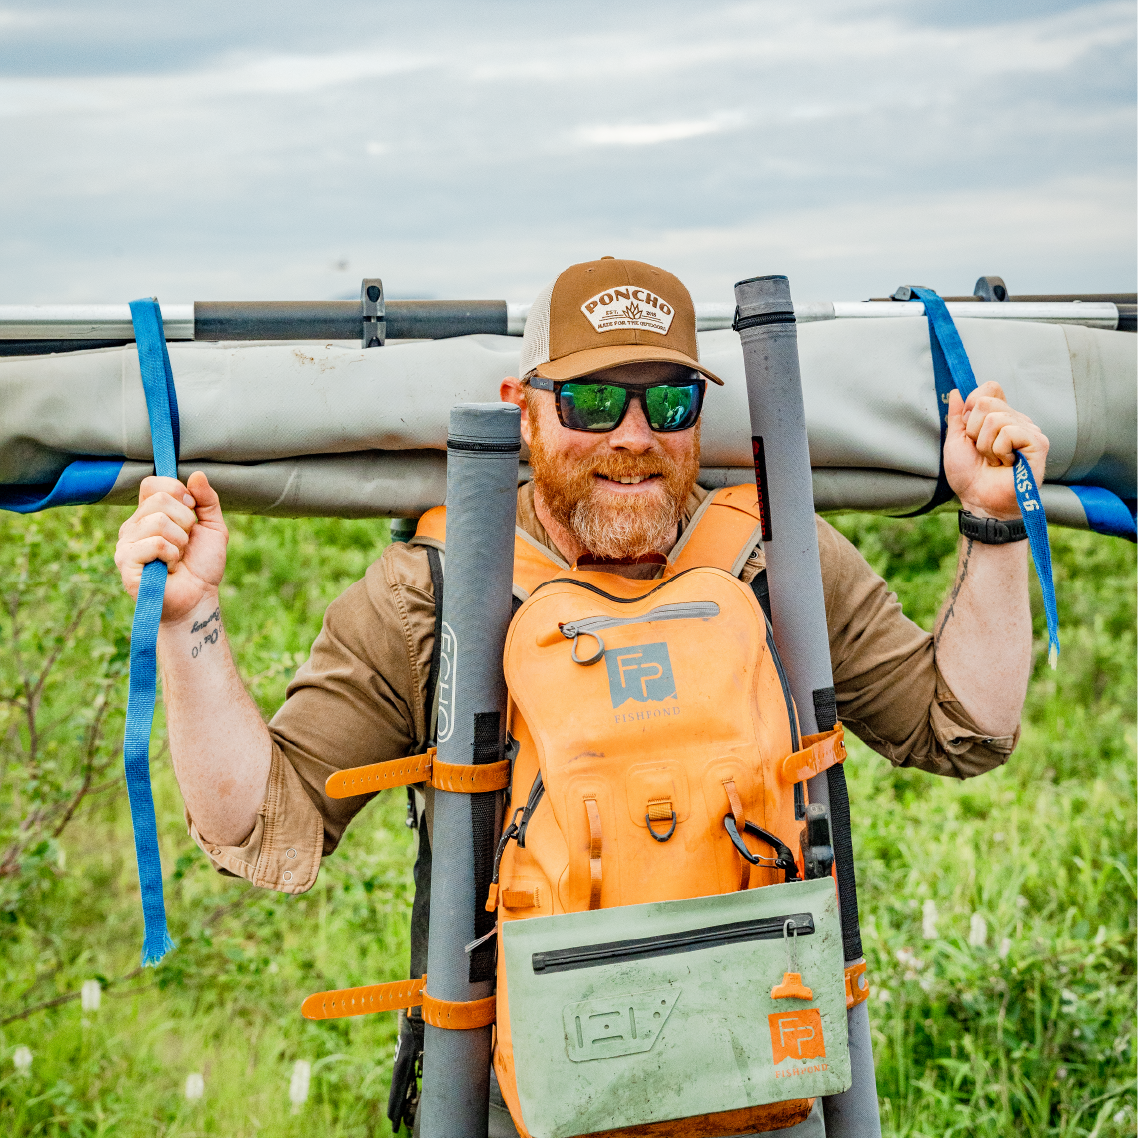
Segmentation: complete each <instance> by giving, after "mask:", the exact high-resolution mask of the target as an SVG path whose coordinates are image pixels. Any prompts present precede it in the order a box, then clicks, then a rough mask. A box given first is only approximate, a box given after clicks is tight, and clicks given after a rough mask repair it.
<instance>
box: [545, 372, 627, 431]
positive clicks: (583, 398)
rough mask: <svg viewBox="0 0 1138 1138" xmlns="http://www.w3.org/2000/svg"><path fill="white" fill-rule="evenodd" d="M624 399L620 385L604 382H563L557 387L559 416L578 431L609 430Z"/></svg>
mask: <svg viewBox="0 0 1138 1138" xmlns="http://www.w3.org/2000/svg"><path fill="white" fill-rule="evenodd" d="M627 402H628V392H627V391H625V390H624V388H623V387H610V386H609V385H608V384H606V383H566V384H564V385H563V386H562V388H561V418H562V421H563V422H564V423H565V425H566V426H567V427H572V428H574V429H575V430H578V431H611V430H612V429H613V427H615V426H616V424H617V422H618V420H619V419H620V416H621V413H622V412H623V411H624V405H625V403H627Z"/></svg>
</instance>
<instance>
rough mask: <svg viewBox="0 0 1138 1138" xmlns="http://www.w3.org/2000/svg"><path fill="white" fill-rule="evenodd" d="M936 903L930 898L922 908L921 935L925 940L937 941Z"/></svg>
mask: <svg viewBox="0 0 1138 1138" xmlns="http://www.w3.org/2000/svg"><path fill="white" fill-rule="evenodd" d="M936 922H937V911H936V902H935V901H934V900H933V899H932V898H931V897H930V898H929V900H927V901H926V902H925V903H924V904H923V905H922V906H921V935H922V936H923V937H924V938H925V940H936V937H937V932H936Z"/></svg>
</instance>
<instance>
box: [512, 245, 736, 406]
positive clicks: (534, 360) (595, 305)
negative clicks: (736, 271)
mask: <svg viewBox="0 0 1138 1138" xmlns="http://www.w3.org/2000/svg"><path fill="white" fill-rule="evenodd" d="M648 361H660V362H661V363H673V364H682V365H683V366H685V367H690V368H693V369H694V370H696V371H698V372H699V373H700V374H702V375H705V376H707V378H708V379H710V380H711V381H712V382H713V383H718V384H720V385H722V383H723V380H721V379H720V378H719V376H717V375H714V374H712V373H711V372H710V371H708V370H707V368H705V367H704V366H703V365H702V364H701V363H700V362H699V345H698V344H697V343H696V335H695V306H694V305H693V304H692V300H691V296H690V295H689V294H688V290H687V289H686V288H684V286H683V285H682V284H681V283H680V281H679V279H678V278H677V277H674V276H672V274H671V273H666V272H665V271H664V270H663V269H657V268H656V267H655V266H654V265H646V264H644V262H643V261H623V260H618V259H617V258H616V257H602V258H601V259H600V260H599V261H585V262H584V263H582V264H580V265H570V266H569V268H567V269H566V270H565V272H563V273H562V274H561V275H560V276H559V277H558V278H557V279H556V280H555V281H554V282H553V283H552V284H550V285H547V286H546V287H545V288H543V289H542V290H541V292H540V293H539V294H538V297H537V299H536V300H535V301H534V302H533V304H532V305H531V307H530V310H529V315H528V316H527V317H526V330H525V338H524V339H523V341H522V357H521V364H520V374H521V376H522V377H523V378H524V377H525V376H527V375H529V374H531V373H532V372H536V373H537V374H538V375H540V376H544V377H545V378H546V379H555V380H557V379H579V378H581V376H585V375H591V374H592V373H593V372H595V371H600V370H601V369H602V368H609V367H617V366H619V365H620V364H632V363H645V362H648Z"/></svg>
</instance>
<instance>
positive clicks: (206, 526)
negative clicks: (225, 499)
mask: <svg viewBox="0 0 1138 1138" xmlns="http://www.w3.org/2000/svg"><path fill="white" fill-rule="evenodd" d="M228 542H229V530H228V529H226V527H225V520H224V518H223V517H222V516H221V502H220V501H219V499H218V497H217V494H216V492H215V491H214V489H213V487H212V486H210V484H209V480H208V479H207V478H206V476H205V475H204V474H203V473H202V472H201V471H200V470H198V471H195V472H194V473H193V474H191V475H190V477H189V479H188V480H187V482H186V484H185V485H183V484H182V483H181V482H179V481H178V479H176V478H158V477H156V476H151V477H150V478H144V479H143V481H142V485H141V486H140V487H139V490H138V509H137V510H135V511H134V513H133V514H131V516H130V517H129V518H127V520H126V521H125V522H123V524H122V526H121V528H120V529H119V540H118V545H117V546H116V547H115V564H116V565H117V566H118V569H119V573H120V574H121V575H122V583H123V587H124V588H125V589H126V591H127V592H128V593H129V594H130V595H131V596H132V597H137V596H138V586H139V582H140V581H141V579H142V567H143V566H144V565H146V564H147V563H148V562H150V561H155V560H158V561H164V562H165V563H166V568H167V572H168V573H169V577H168V578H167V580H166V594H165V598H164V600H163V603H162V621H163V623H174V622H176V621H179V620H181V619H183V618H184V617H186V616H188V615H189V614H190V613H191V612H193V611H194V609H195V608H197V606H198V605H199V604H200V603H201V602H202V601H203V600H205V599H207V598H209V597H211V596H216V594H217V589H218V586H219V585H220V584H221V577H222V574H223V573H224V572H225V547H226V545H227V543H228Z"/></svg>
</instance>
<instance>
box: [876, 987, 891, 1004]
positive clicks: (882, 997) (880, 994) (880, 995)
mask: <svg viewBox="0 0 1138 1138" xmlns="http://www.w3.org/2000/svg"><path fill="white" fill-rule="evenodd" d="M877 999H878V1001H879V1002H880V1003H882V1004H887V1003H889V1001H890V1000H891V999H893V997H892V996H891V995H890V993H889V989H888V988H878V989H877Z"/></svg>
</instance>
